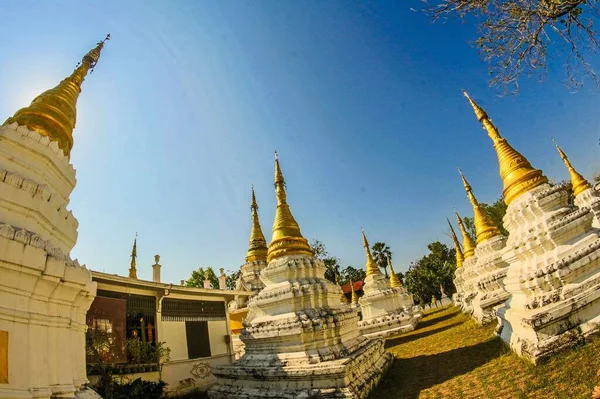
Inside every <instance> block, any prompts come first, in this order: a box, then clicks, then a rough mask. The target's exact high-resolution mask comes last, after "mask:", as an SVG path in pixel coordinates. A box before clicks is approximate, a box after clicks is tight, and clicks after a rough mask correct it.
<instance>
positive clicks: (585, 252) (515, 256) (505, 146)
mask: <svg viewBox="0 0 600 399" xmlns="http://www.w3.org/2000/svg"><path fill="white" fill-rule="evenodd" d="M465 96H466V97H467V99H468V101H469V103H470V104H471V106H472V107H473V110H474V111H475V115H476V117H477V119H478V120H479V121H480V122H481V124H482V125H483V128H484V129H485V130H486V131H487V133H488V135H489V137H490V138H491V139H492V141H493V144H494V149H495V151H496V154H497V157H498V162H499V168H500V177H501V179H502V182H503V185H504V189H503V196H504V200H505V202H506V205H507V210H506V214H505V216H504V219H503V224H504V227H505V229H506V230H507V231H508V233H509V235H508V236H505V235H503V234H502V233H501V232H500V230H499V229H498V228H497V227H496V226H494V224H493V223H492V222H491V220H490V218H489V216H488V215H486V213H485V212H484V211H483V209H482V208H481V207H480V206H479V203H478V202H477V199H476V198H475V196H474V195H473V191H472V188H471V186H470V185H469V183H468V182H467V180H466V178H465V177H464V176H463V175H462V173H461V177H462V180H463V185H464V187H465V191H466V193H467V196H468V198H469V201H470V202H471V205H472V206H473V214H474V224H475V233H476V243H474V242H473V241H472V240H471V238H470V237H469V235H468V234H467V231H466V229H465V226H464V224H463V223H462V221H461V219H460V217H459V216H458V214H457V222H458V225H459V228H460V230H461V232H462V237H463V245H462V249H461V245H460V243H459V241H458V238H457V237H456V234H455V233H454V230H453V229H452V226H451V232H452V238H453V241H454V243H455V247H456V258H457V266H458V269H457V271H456V277H455V285H456V288H457V293H456V294H455V296H454V301H455V304H457V305H458V306H460V307H461V308H462V310H463V311H465V312H468V313H471V314H472V315H473V316H474V317H475V319H476V320H477V321H479V322H480V323H482V324H485V323H487V322H490V321H492V320H493V319H494V318H495V317H497V318H498V322H499V324H498V328H497V333H498V335H499V336H500V337H501V338H502V339H503V340H504V341H505V342H507V343H508V344H509V345H510V346H511V348H512V349H513V350H514V351H515V352H517V353H518V354H520V355H522V356H523V357H525V358H527V359H529V360H531V361H533V362H534V363H538V362H540V361H542V360H544V359H546V358H547V357H549V356H551V355H553V354H554V353H556V352H557V351H559V350H561V349H563V348H566V347H568V346H571V345H572V344H573V343H574V342H576V341H577V340H578V339H580V338H581V337H585V336H588V335H589V334H592V333H594V332H597V331H598V330H599V326H600V194H599V193H598V191H596V190H595V189H594V188H593V187H592V186H591V184H590V183H589V182H587V181H586V180H585V179H584V178H583V177H582V176H581V174H579V173H578V172H577V171H576V170H575V169H574V168H573V166H572V164H571V162H570V161H569V159H568V158H567V156H566V155H565V153H564V152H563V151H562V149H561V148H560V147H559V146H558V145H556V147H557V150H558V152H559V155H560V157H561V158H562V160H563V161H564V163H565V166H566V167H567V169H568V171H569V175H570V177H571V183H570V184H571V187H568V186H566V185H552V184H550V183H549V181H548V178H547V177H546V176H544V174H543V172H542V171H541V170H537V169H535V168H533V167H532V166H531V164H530V162H529V161H528V160H527V159H526V158H525V157H524V156H523V155H521V154H520V153H519V152H517V151H516V150H515V149H514V148H513V147H512V146H511V145H510V144H509V143H508V141H507V140H506V139H505V138H503V137H502V136H501V135H500V133H499V131H498V129H497V128H496V126H494V124H493V123H492V120H491V119H490V117H489V116H488V114H487V113H486V112H485V111H484V110H483V109H482V108H481V107H480V106H479V105H478V104H477V103H475V101H473V99H471V98H470V97H469V96H468V95H467V94H466V93H465ZM555 144H556V143H555ZM571 190H572V193H573V196H574V204H573V205H570V204H569V195H570V192H571Z"/></svg>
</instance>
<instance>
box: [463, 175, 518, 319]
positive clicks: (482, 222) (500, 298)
mask: <svg viewBox="0 0 600 399" xmlns="http://www.w3.org/2000/svg"><path fill="white" fill-rule="evenodd" d="M458 172H459V173H460V177H461V178H462V182H463V185H464V188H465V191H466V193H467V197H468V198H469V202H470V203H471V205H472V207H473V221H474V225H475V238H476V239H475V241H476V246H475V258H476V259H477V263H475V264H474V265H473V267H474V276H473V278H474V280H473V285H472V286H473V292H476V295H475V296H474V297H473V299H472V301H471V305H472V308H473V312H472V316H473V317H474V318H475V320H477V322H478V323H480V324H488V323H490V322H492V321H495V320H496V307H497V306H499V305H502V304H504V302H505V301H506V299H508V293H507V292H506V291H505V290H504V284H503V282H504V278H505V277H506V272H507V269H508V263H506V261H504V260H503V259H502V253H503V250H504V248H505V246H506V236H504V235H503V234H502V233H501V232H500V230H499V229H498V227H497V226H495V225H494V223H493V222H492V221H491V220H490V217H489V215H488V214H487V213H486V212H485V210H484V209H483V208H482V207H481V206H480V205H479V202H478V201H477V198H475V195H474V194H473V189H472V188H471V185H470V184H469V182H468V181H467V179H466V178H465V176H464V175H463V173H462V171H461V170H460V169H459V170H458Z"/></svg>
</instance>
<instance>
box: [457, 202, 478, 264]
mask: <svg viewBox="0 0 600 399" xmlns="http://www.w3.org/2000/svg"><path fill="white" fill-rule="evenodd" d="M454 213H455V214H456V221H457V222H458V227H459V228H460V231H461V232H462V236H463V248H464V250H465V251H464V252H463V255H464V257H465V259H468V258H470V257H471V256H473V255H475V244H474V243H473V240H471V236H469V234H468V233H467V229H465V225H464V224H463V221H462V219H461V218H460V216H459V215H458V212H456V209H455V210H454Z"/></svg>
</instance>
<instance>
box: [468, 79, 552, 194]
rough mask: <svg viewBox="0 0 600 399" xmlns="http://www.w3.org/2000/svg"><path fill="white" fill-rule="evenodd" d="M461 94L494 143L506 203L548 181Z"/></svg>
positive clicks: (490, 120) (481, 110)
mask: <svg viewBox="0 0 600 399" xmlns="http://www.w3.org/2000/svg"><path fill="white" fill-rule="evenodd" d="M463 94H464V95H465V97H466V98H467V100H468V101H469V104H471V107H473V111H474V112H475V116H476V117H477V120H479V122H481V124H482V126H483V128H484V129H485V130H486V131H487V133H488V136H490V138H491V139H492V142H493V143H494V149H495V150H496V155H497V156H498V165H499V168H500V178H501V179H502V184H503V185H504V190H503V191H502V195H504V201H505V202H506V205H510V204H511V202H513V201H514V200H515V199H517V198H519V197H520V196H521V195H522V194H524V193H526V192H528V191H530V190H533V189H534V188H536V187H538V186H541V185H542V184H545V183H548V178H547V177H546V176H544V174H543V173H542V171H541V170H538V169H535V168H534V167H532V166H531V163H529V161H528V160H527V158H525V157H524V156H523V155H521V154H520V153H519V152H518V151H517V150H515V149H514V148H513V147H512V146H511V145H510V144H509V143H508V141H506V139H505V138H504V137H502V136H501V135H500V132H499V131H498V129H497V128H496V126H494V124H493V123H492V119H491V118H490V117H489V116H488V114H487V113H486V112H485V111H484V110H483V108H481V107H480V106H479V105H478V104H477V103H476V102H475V101H474V100H473V99H472V98H471V97H470V96H469V94H468V93H467V92H466V91H464V90H463Z"/></svg>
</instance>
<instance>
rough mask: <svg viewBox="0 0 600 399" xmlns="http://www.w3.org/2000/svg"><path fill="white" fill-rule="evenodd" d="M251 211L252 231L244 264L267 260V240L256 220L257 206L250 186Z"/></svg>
mask: <svg viewBox="0 0 600 399" xmlns="http://www.w3.org/2000/svg"><path fill="white" fill-rule="evenodd" d="M250 209H251V210H252V230H251V232H250V246H249V247H248V252H247V253H246V262H254V261H258V260H264V261H266V260H267V240H265V236H264V234H263V232H262V229H261V228H260V221H259V220H258V204H257V203H256V196H255V195H254V186H252V201H251V204H250Z"/></svg>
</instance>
